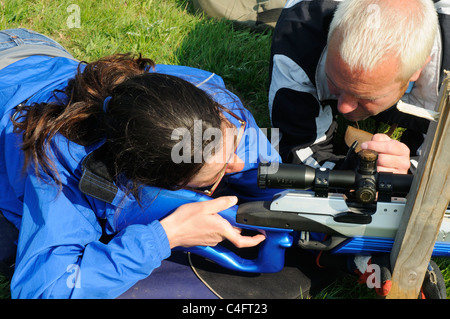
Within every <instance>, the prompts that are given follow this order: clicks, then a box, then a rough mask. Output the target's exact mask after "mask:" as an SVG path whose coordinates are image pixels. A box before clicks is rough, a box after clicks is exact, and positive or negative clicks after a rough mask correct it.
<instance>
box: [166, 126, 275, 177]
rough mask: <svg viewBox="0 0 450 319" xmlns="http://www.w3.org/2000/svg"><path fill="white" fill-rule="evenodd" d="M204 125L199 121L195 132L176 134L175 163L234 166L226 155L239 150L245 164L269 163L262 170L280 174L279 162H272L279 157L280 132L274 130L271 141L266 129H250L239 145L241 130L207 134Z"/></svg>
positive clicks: (181, 130)
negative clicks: (238, 138) (230, 164)
mask: <svg viewBox="0 0 450 319" xmlns="http://www.w3.org/2000/svg"><path fill="white" fill-rule="evenodd" d="M202 124H203V123H202V120H197V121H195V122H194V128H193V132H191V131H190V130H188V129H187V128H176V129H174V130H173V131H172V135H171V139H172V140H174V141H178V142H177V143H176V144H175V146H174V147H173V148H172V152H171V158H172V161H173V162H174V163H177V164H179V163H203V162H204V163H222V164H226V163H230V162H229V160H230V158H227V156H228V155H226V154H230V153H233V152H234V149H235V148H236V147H237V155H238V156H239V157H240V159H241V160H242V161H244V162H245V163H250V164H257V163H268V164H269V165H268V166H264V168H262V169H264V170H266V171H265V173H267V174H271V173H276V172H277V170H278V166H279V162H278V161H270V159H271V158H272V159H273V158H275V156H276V155H277V154H278V146H279V141H280V134H279V129H277V128H272V129H271V136H270V142H269V140H268V137H267V133H268V131H267V129H266V128H254V127H249V128H247V129H246V130H245V131H244V133H243V134H242V136H240V140H239V141H238V143H239V145H236V144H235V143H236V140H237V137H238V135H239V130H236V129H235V128H226V129H225V131H223V130H221V129H219V128H207V129H205V130H204V131H203V129H202V126H203V125H202ZM230 136H233V137H234V138H230ZM230 141H232V142H230ZM205 143H206V144H205Z"/></svg>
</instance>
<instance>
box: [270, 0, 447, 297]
mask: <svg viewBox="0 0 450 319" xmlns="http://www.w3.org/2000/svg"><path fill="white" fill-rule="evenodd" d="M449 15H450V0H443V1H432V0H344V1H333V0H290V1H288V2H287V3H286V6H285V7H284V9H283V11H282V12H281V15H280V18H279V20H278V22H277V26H276V28H275V31H274V34H273V43H272V52H271V60H270V63H271V69H270V89H269V111H270V116H271V121H272V126H273V127H276V128H279V130H280V133H281V141H280V154H281V156H282V157H283V161H285V162H291V163H297V164H306V165H309V166H312V167H328V168H333V167H335V165H338V166H340V167H341V168H342V162H343V159H344V154H346V153H347V150H348V149H346V148H345V147H344V148H342V149H341V150H342V151H343V152H342V154H340V153H339V152H338V149H337V148H336V145H337V143H338V142H340V141H339V139H336V138H335V137H336V136H335V134H336V131H337V118H338V115H339V114H341V115H342V116H343V117H344V118H345V119H347V120H348V121H350V122H356V123H357V122H358V121H363V120H366V119H368V118H373V119H374V120H375V121H378V122H383V123H386V124H390V125H391V127H397V126H398V127H402V128H403V134H402V136H401V139H400V141H398V140H394V139H391V138H390V137H389V136H388V135H387V134H374V135H372V134H365V133H364V132H360V131H359V130H356V134H353V136H351V137H349V138H348V139H347V140H346V142H347V145H349V144H352V143H351V142H352V141H354V140H357V141H361V145H360V146H361V148H363V149H364V148H367V149H372V150H374V151H377V152H378V161H377V169H378V170H379V171H386V172H393V173H399V174H406V173H409V172H411V171H413V169H414V163H415V162H414V157H415V156H419V155H420V150H421V144H422V143H423V141H424V136H425V134H426V133H427V129H428V125H429V122H430V120H431V119H433V117H434V116H435V115H436V113H435V111H436V110H435V107H436V106H437V101H438V95H439V94H438V92H439V86H440V83H441V82H442V80H443V77H444V69H449V67H450V35H449V32H450V17H449ZM342 122H344V123H345V121H340V123H342ZM350 128H352V126H350ZM353 131H355V129H352V132H353ZM352 132H351V133H352ZM346 137H347V136H346ZM342 144H343V143H342ZM317 235H318V236H317V237H320V234H317ZM386 257H387V258H386ZM318 262H319V263H320V264H321V265H322V266H323V265H328V266H332V267H336V268H344V269H345V270H347V271H350V272H352V273H357V274H360V276H361V278H367V276H368V274H367V272H368V270H369V267H368V266H369V265H370V264H378V265H379V266H382V267H381V269H384V270H383V274H382V275H381V277H382V278H381V279H382V281H383V285H382V286H381V287H379V288H377V289H376V290H377V293H378V294H380V295H383V296H384V295H386V294H387V293H388V291H389V289H390V266H389V258H388V256H386V255H383V254H378V255H374V256H372V257H371V256H353V257H347V256H336V255H332V254H327V253H326V252H324V253H323V254H321V257H320V260H318ZM430 269H431V270H430ZM429 271H430V272H432V273H433V274H434V277H433V278H438V279H439V280H438V281H437V282H436V281H430V278H427V277H426V278H425V280H424V283H423V286H422V288H423V289H424V291H427V293H425V297H427V298H445V297H446V292H445V285H444V283H443V278H442V274H441V273H440V271H439V267H438V266H437V265H436V264H435V263H434V261H431V262H430V265H429Z"/></svg>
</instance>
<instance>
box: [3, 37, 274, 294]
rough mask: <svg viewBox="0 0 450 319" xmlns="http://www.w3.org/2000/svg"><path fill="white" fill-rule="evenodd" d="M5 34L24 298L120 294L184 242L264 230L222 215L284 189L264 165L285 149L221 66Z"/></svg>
mask: <svg viewBox="0 0 450 319" xmlns="http://www.w3.org/2000/svg"><path fill="white" fill-rule="evenodd" d="M0 43H2V44H3V47H1V50H2V51H0V119H1V123H0V129H1V135H0V148H1V152H0V154H1V155H0V189H1V191H2V194H3V196H2V197H1V198H0V210H1V212H2V215H3V216H2V218H1V219H0V221H2V223H1V224H2V225H3V226H2V227H10V226H11V224H12V225H14V226H15V228H17V229H19V237H18V245H17V254H16V264H15V271H14V276H13V278H12V281H11V294H12V297H13V298H116V297H120V296H121V295H123V294H124V293H125V292H126V291H127V290H129V289H130V287H132V286H133V285H135V284H136V283H137V282H138V281H141V282H142V281H143V280H147V279H148V278H152V275H153V272H154V270H157V271H155V272H157V273H160V274H161V273H162V274H163V275H164V271H163V270H161V269H162V268H163V267H160V266H161V264H163V265H164V264H165V262H166V261H165V260H166V259H167V258H168V257H169V256H170V255H171V249H172V248H175V247H190V246H199V245H204V246H214V245H216V244H218V243H219V242H221V241H222V240H224V239H228V240H230V241H231V242H232V243H234V244H235V245H236V246H237V247H251V246H255V245H257V244H258V243H260V242H261V241H262V240H264V236H263V235H261V234H259V235H256V236H242V235H241V234H240V232H239V230H238V229H235V228H233V227H232V225H231V224H230V223H229V222H228V221H227V220H226V219H224V218H222V217H221V216H220V215H219V214H217V213H218V212H220V211H223V210H225V209H227V208H229V207H231V206H233V205H235V204H236V202H237V198H236V196H237V197H239V199H241V200H243V201H248V200H261V199H268V198H270V197H271V196H272V195H273V193H274V192H275V190H265V191H263V190H260V189H258V187H257V186H256V168H257V166H258V163H259V162H260V161H266V162H278V161H279V156H278V154H277V152H276V151H275V150H274V149H273V148H271V147H270V145H269V144H268V141H267V140H266V139H265V138H264V135H263V134H260V133H261V132H260V130H259V129H258V127H257V125H256V123H255V121H254V119H253V117H252V115H251V114H250V113H249V112H248V111H247V110H246V109H244V107H243V106H242V104H241V102H240V101H239V99H238V98H237V97H236V96H235V95H233V94H232V93H230V92H229V91H227V90H226V89H225V86H224V83H223V81H222V79H221V78H220V77H219V76H217V75H215V74H212V73H209V72H206V71H202V70H198V69H194V68H189V67H182V66H169V65H156V64H155V63H154V62H153V61H152V60H150V59H145V58H142V57H137V58H135V57H133V56H130V55H114V56H111V57H105V58H103V59H100V60H98V61H96V62H93V63H85V62H81V63H80V62H79V61H76V60H75V59H74V58H73V57H71V56H70V54H69V53H68V52H67V51H66V50H65V49H64V48H62V47H61V46H60V45H59V44H57V43H56V42H54V41H53V40H51V39H49V38H47V37H45V36H43V35H40V34H38V33H35V32H33V31H29V30H24V29H14V30H4V31H1V32H0ZM260 145H262V146H261V147H260ZM268 145H269V146H268ZM260 148H261V149H260ZM268 149H269V150H270V151H268ZM255 154H257V156H255ZM205 194H207V195H208V196H212V195H214V197H218V198H217V199H213V197H206V196H205ZM221 195H228V196H221ZM205 198H210V200H205ZM6 220H8V222H7V221H6ZM10 228H11V227H10ZM13 232H14V231H11V232H9V233H13ZM6 233H7V232H5V234H6ZM1 240H2V241H4V242H6V241H8V240H9V241H11V239H10V238H9V239H8V238H6V239H5V237H3V238H1ZM3 246H5V244H4V245H3ZM5 254H6V253H5ZM0 257H2V258H3V259H6V257H8V256H5V255H4V256H0ZM169 276H170V272H168V273H167V276H166V277H164V276H163V277H161V278H168V277H169ZM186 278H187V277H186ZM163 280H164V279H163ZM186 280H187V279H186ZM196 285H198V284H196ZM192 287H193V289H196V292H197V293H198V296H200V297H203V298H205V297H206V298H208V297H211V296H212V294H210V292H207V289H206V290H202V289H204V287H203V288H196V287H198V286H195V285H194V286H192ZM149 288H150V289H151V286H149ZM168 289H169V287H168ZM184 293H186V295H185V296H178V297H189V296H188V294H189V292H187V291H184ZM136 297H139V295H137V296H136ZM156 297H157V296H156ZM190 297H192V296H190Z"/></svg>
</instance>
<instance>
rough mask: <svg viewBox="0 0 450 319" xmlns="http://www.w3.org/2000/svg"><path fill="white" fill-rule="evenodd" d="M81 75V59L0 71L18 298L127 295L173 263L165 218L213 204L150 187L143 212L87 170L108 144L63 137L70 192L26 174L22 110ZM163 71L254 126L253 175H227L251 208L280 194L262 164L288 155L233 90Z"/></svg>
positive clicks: (1, 180) (208, 79) (2, 147)
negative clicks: (260, 176)
mask: <svg viewBox="0 0 450 319" xmlns="http://www.w3.org/2000/svg"><path fill="white" fill-rule="evenodd" d="M77 67H78V62H77V61H73V60H69V59H67V58H49V57H44V56H33V57H29V58H26V59H23V60H20V61H18V62H16V63H14V64H12V65H10V66H8V67H6V68H4V69H2V70H1V71H0V119H1V122H0V132H1V136H0V192H1V193H2V196H1V197H0V210H1V211H2V212H3V214H4V215H5V217H7V218H8V219H9V220H10V221H12V222H13V223H14V224H15V225H16V227H17V228H19V229H20V235H19V240H18V250H17V259H16V269H15V273H14V276H13V278H12V281H11V295H12V297H13V298H115V297H117V296H119V295H120V294H122V293H123V292H125V291H126V290H128V289H129V288H130V287H131V286H133V285H134V284H135V283H136V282H137V281H138V280H140V279H143V278H145V277H147V276H149V275H150V274H151V272H152V271H153V270H154V269H155V268H157V267H158V266H159V265H160V263H161V261H162V260H163V259H165V258H167V257H169V256H170V254H171V250H170V247H169V243H168V240H167V237H166V234H165V232H164V229H163V228H162V226H161V224H160V223H159V221H158V220H159V219H161V218H162V217H163V216H166V215H167V214H169V213H170V212H172V211H173V210H174V209H176V208H177V207H178V206H179V205H181V204H183V203H187V202H192V201H198V200H205V196H203V195H201V194H199V193H196V192H192V191H187V190H179V191H168V190H164V189H157V188H155V187H150V186H146V187H145V188H144V190H143V195H144V196H143V205H142V207H140V206H139V205H138V204H137V203H136V201H135V199H134V198H133V197H132V196H130V195H125V190H124V189H121V188H120V187H117V186H116V185H114V184H113V183H107V182H105V180H103V179H102V178H101V177H99V176H97V175H96V174H95V172H93V171H90V170H89V168H86V167H85V166H84V164H83V163H85V162H86V161H85V160H86V159H88V158H89V157H88V155H89V154H91V153H92V152H93V151H94V150H96V149H97V148H98V147H99V146H101V144H102V142H99V143H97V144H95V145H90V146H87V147H85V146H81V145H78V144H76V143H73V142H70V141H67V139H65V138H64V137H63V136H61V135H57V136H56V137H55V139H54V140H53V141H52V143H51V145H50V152H51V153H52V155H54V156H55V158H57V161H56V162H55V164H56V166H57V169H58V172H59V174H60V179H61V181H62V184H63V188H62V191H61V192H59V189H58V188H57V187H56V186H55V185H53V184H48V183H45V182H42V181H41V180H39V179H38V178H37V177H36V176H35V174H34V172H33V169H29V170H27V172H26V173H24V172H23V170H22V166H23V153H22V151H21V150H20V143H21V140H22V137H21V136H20V135H18V134H16V133H14V132H13V126H12V123H11V121H10V117H11V115H12V114H13V112H14V107H15V106H17V105H18V104H19V103H21V102H23V101H25V100H27V99H29V98H30V97H31V98H30V99H29V100H28V102H27V103H33V102H49V101H52V99H54V97H53V95H52V92H53V91H54V90H55V89H63V88H64V87H65V86H66V85H67V81H68V80H69V79H70V78H72V77H73V76H74V75H75V73H76V71H77ZM156 72H160V73H167V74H171V75H175V76H179V77H181V78H184V79H186V80H188V81H190V82H192V83H194V84H195V85H199V87H200V88H202V89H204V90H206V91H208V92H210V93H211V95H212V96H213V98H214V99H216V100H217V101H218V102H219V103H221V104H222V105H224V106H226V107H228V108H229V109H231V110H232V111H233V112H235V113H236V114H238V115H239V116H241V117H242V118H244V119H246V121H247V126H246V136H247V137H246V138H245V139H243V140H245V141H247V142H248V146H247V147H244V145H243V144H244V143H241V145H239V147H238V150H237V154H238V156H240V158H241V159H244V160H245V162H246V164H245V167H244V169H243V171H241V172H239V173H236V174H230V175H227V176H226V177H225V178H224V180H223V183H226V184H227V185H228V187H229V188H230V190H231V191H232V192H234V193H235V194H236V195H238V196H239V197H240V198H242V199H244V200H261V199H270V198H271V197H272V195H273V193H274V192H275V190H265V191H263V190H260V189H259V188H258V187H257V185H256V168H257V165H258V163H259V161H261V160H264V161H271V162H278V161H280V158H279V155H278V153H277V152H276V151H275V150H274V149H273V148H272V147H271V146H270V145H269V144H268V141H267V139H266V138H265V136H264V135H263V134H262V133H261V131H260V130H259V128H258V127H257V125H256V123H255V120H254V118H253V117H252V115H251V114H250V112H249V111H248V110H246V109H244V108H243V106H242V104H241V102H240V101H239V99H238V98H237V97H236V96H235V95H233V94H231V93H230V92H229V91H226V90H225V86H224V83H223V80H222V79H221V78H220V77H219V76H217V75H214V74H212V73H209V72H206V71H202V70H198V69H194V68H189V67H183V66H169V65H157V67H156ZM225 115H228V114H225ZM230 120H231V121H234V119H231V118H230ZM261 145H262V146H263V147H261ZM267 145H269V146H268V147H269V151H268V150H267ZM253 152H255V153H254V154H253ZM255 154H256V155H255ZM80 181H85V182H86V181H88V182H91V186H92V185H94V186H96V187H97V188H100V189H102V188H104V189H105V187H106V189H107V190H108V191H109V192H110V195H111V196H110V198H109V199H105V198H102V197H101V196H96V192H95V187H94V191H93V192H89V191H81V190H80V185H81V183H80ZM104 182H105V183H104ZM81 189H83V188H82V187H81ZM104 234H115V236H114V237H113V239H112V240H110V241H109V242H104V241H100V237H101V236H102V235H104Z"/></svg>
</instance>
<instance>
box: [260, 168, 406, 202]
mask: <svg viewBox="0 0 450 319" xmlns="http://www.w3.org/2000/svg"><path fill="white" fill-rule="evenodd" d="M269 167H270V164H264V163H261V164H260V165H259V168H258V186H259V187H260V188H280V189H301V190H307V189H313V190H314V191H315V192H316V196H321V197H326V196H328V192H329V189H344V190H358V189H361V188H362V187H361V185H363V188H364V187H365V184H366V183H364V182H361V181H362V180H364V181H366V180H367V175H363V174H361V173H360V171H358V170H354V171H353V170H329V169H321V168H312V167H309V166H306V165H300V164H281V163H280V164H279V167H278V170H277V171H276V172H270V170H269ZM369 175H370V174H369ZM371 176H372V179H373V188H374V190H375V191H378V192H380V194H381V195H383V194H388V196H389V198H390V196H391V195H392V196H403V195H406V194H407V193H408V192H409V189H410V187H411V183H412V179H413V175H407V174H392V173H385V172H378V173H377V172H376V171H374V172H373V173H372V174H371ZM361 196H362V197H364V196H367V195H364V194H363V195H361ZM379 197H380V196H379ZM362 201H366V200H364V199H363V200H362ZM369 201H373V198H371V199H367V202H369Z"/></svg>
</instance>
